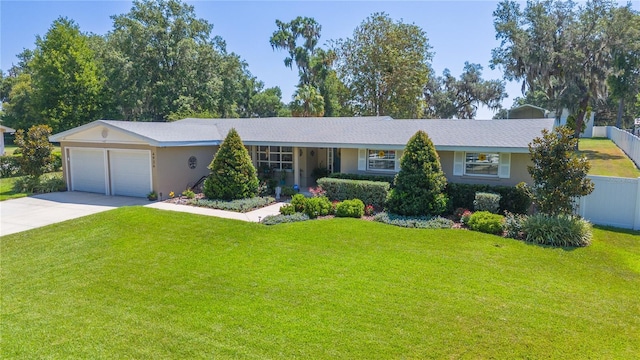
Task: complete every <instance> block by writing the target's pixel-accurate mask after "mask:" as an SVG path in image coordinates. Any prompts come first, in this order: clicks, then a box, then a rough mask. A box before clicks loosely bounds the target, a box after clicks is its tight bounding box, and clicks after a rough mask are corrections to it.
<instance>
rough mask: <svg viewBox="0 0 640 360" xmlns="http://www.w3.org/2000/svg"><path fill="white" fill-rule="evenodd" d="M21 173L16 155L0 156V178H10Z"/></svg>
mask: <svg viewBox="0 0 640 360" xmlns="http://www.w3.org/2000/svg"><path fill="white" fill-rule="evenodd" d="M20 175H22V171H21V169H20V160H19V159H18V156H12V155H3V156H0V178H10V177H14V176H20Z"/></svg>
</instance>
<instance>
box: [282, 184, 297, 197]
mask: <svg viewBox="0 0 640 360" xmlns="http://www.w3.org/2000/svg"><path fill="white" fill-rule="evenodd" d="M297 193H298V192H297V191H296V190H295V189H294V188H293V186H283V187H282V193H281V194H282V195H283V196H294V195H296V194H297Z"/></svg>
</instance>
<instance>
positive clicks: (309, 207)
mask: <svg viewBox="0 0 640 360" xmlns="http://www.w3.org/2000/svg"><path fill="white" fill-rule="evenodd" d="M331 209H332V205H331V201H329V199H327V198H326V197H324V196H320V197H313V198H308V199H306V201H305V203H304V213H305V214H307V216H309V217H310V218H311V219H315V218H317V217H318V216H327V215H329V213H330V212H331Z"/></svg>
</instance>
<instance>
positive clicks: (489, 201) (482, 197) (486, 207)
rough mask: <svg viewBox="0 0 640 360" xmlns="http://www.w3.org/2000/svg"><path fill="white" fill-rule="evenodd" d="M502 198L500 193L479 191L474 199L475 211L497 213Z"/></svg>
mask: <svg viewBox="0 0 640 360" xmlns="http://www.w3.org/2000/svg"><path fill="white" fill-rule="evenodd" d="M500 198H501V196H500V195H498V194H493V193H487V192H477V193H476V197H475V199H474V200H473V209H474V210H475V211H488V212H490V213H494V214H497V213H498V209H499V208H500Z"/></svg>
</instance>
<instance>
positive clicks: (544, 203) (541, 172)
mask: <svg viewBox="0 0 640 360" xmlns="http://www.w3.org/2000/svg"><path fill="white" fill-rule="evenodd" d="M577 144H578V139H577V138H574V137H573V134H572V131H571V130H570V129H568V128H566V127H564V126H560V127H557V128H555V129H554V131H553V132H549V131H547V130H543V131H542V137H540V138H536V139H534V140H533V142H532V143H531V144H529V152H530V153H531V161H532V162H533V165H531V166H529V167H528V170H529V174H531V177H532V178H533V184H534V186H533V187H532V189H531V190H532V192H533V197H534V199H535V202H536V205H537V207H538V210H539V211H540V212H541V213H543V214H549V215H558V214H567V215H569V214H572V213H573V203H574V201H575V198H576V197H580V196H586V195H589V194H590V193H591V192H592V191H593V183H592V182H591V180H590V179H587V174H588V173H589V169H590V168H591V164H589V160H588V159H587V158H586V156H584V155H583V156H578V155H577V154H576V153H575V149H576V148H577Z"/></svg>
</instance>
